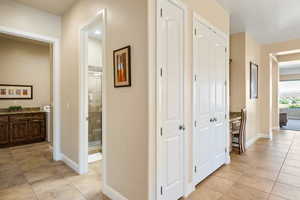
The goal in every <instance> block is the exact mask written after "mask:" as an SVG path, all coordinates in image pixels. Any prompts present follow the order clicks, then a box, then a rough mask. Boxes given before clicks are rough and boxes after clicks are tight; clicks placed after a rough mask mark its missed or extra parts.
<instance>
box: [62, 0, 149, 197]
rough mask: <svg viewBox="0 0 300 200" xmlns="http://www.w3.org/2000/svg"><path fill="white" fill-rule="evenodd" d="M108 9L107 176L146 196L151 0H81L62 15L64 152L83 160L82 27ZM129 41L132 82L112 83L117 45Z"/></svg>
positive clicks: (119, 187)
mask: <svg viewBox="0 0 300 200" xmlns="http://www.w3.org/2000/svg"><path fill="white" fill-rule="evenodd" d="M104 8H105V9H106V12H107V41H106V44H107V45H106V55H107V57H106V61H107V63H106V66H104V67H105V68H106V70H105V71H106V74H105V75H104V76H106V77H105V79H106V82H105V83H106V93H107V96H106V102H107V105H106V106H107V107H106V111H107V113H106V115H107V119H106V121H107V124H106V125H107V127H106V128H107V133H106V140H107V143H106V148H107V149H106V155H107V157H106V158H105V159H106V166H107V167H106V170H107V171H106V172H107V173H106V179H107V184H108V186H109V187H111V188H113V189H114V190H115V191H117V192H119V193H120V194H122V195H123V196H124V197H126V198H127V199H129V200H142V199H143V200H144V199H147V195H148V182H147V180H148V178H147V177H148V63H147V62H148V59H147V52H148V44H147V30H148V29H147V0H126V1H124V0H114V1H111V0H101V1H98V0H88V1H86V0H80V1H77V2H76V3H75V4H74V5H73V7H72V8H71V9H70V10H68V11H67V12H66V13H65V15H64V16H63V18H62V56H61V58H62V65H61V80H62V87H61V101H62V103H61V109H62V152H63V153H64V154H65V155H66V156H68V157H69V158H70V159H72V160H73V161H74V162H76V163H78V160H79V123H80V122H79V30H80V27H82V26H83V25H85V24H86V23H87V22H88V21H89V20H90V19H91V18H93V17H94V16H95V15H96V13H97V12H98V11H100V10H101V9H104ZM127 45H131V47H132V55H131V59H132V60H131V61H132V66H131V67H132V69H131V72H132V86H131V87H127V88H114V85H113V57H112V56H113V50H115V49H119V48H121V47H124V46H127Z"/></svg>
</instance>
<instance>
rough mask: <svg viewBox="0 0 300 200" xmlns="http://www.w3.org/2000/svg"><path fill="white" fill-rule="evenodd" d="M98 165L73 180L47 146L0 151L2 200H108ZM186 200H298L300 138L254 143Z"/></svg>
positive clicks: (283, 135) (282, 136) (288, 135)
mask: <svg viewBox="0 0 300 200" xmlns="http://www.w3.org/2000/svg"><path fill="white" fill-rule="evenodd" d="M100 172H101V163H100V162H97V163H94V164H91V165H90V171H89V173H88V174H86V175H77V174H76V173H75V172H73V171H72V170H71V169H70V168H68V167H67V166H66V165H64V164H63V163H62V162H54V161H52V159H51V151H50V148H49V145H48V144H47V143H39V144H34V145H27V146H22V147H15V148H8V149H0V199H1V200H2V199H3V200H108V198H107V197H104V195H103V194H102V193H101V174H100ZM185 200H300V133H297V132H292V131H284V132H280V133H279V132H276V133H275V134H274V139H273V141H269V140H267V139H260V140H258V141H257V142H256V143H255V144H254V145H253V146H251V147H250V148H249V149H248V151H247V152H246V153H245V154H243V155H238V154H232V163H231V164H230V165H227V166H224V167H222V168H221V169H219V170H218V171H216V172H215V173H214V174H212V175H211V176H210V177H208V178H207V179H206V180H205V181H203V182H202V183H201V184H199V185H198V186H197V189H196V191H195V192H193V193H192V194H191V195H190V196H189V197H188V198H186V199H185Z"/></svg>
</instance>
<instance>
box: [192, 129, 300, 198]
mask: <svg viewBox="0 0 300 200" xmlns="http://www.w3.org/2000/svg"><path fill="white" fill-rule="evenodd" d="M187 199H188V200H200V199H201V200H285V199H287V200H299V199H300V135H299V134H297V133H296V132H292V131H281V132H276V133H274V138H273V141H269V140H267V139H260V140H258V141H257V142H256V143H255V144H254V145H252V146H251V147H250V148H249V149H248V151H247V152H246V153H245V154H243V155H238V154H232V163H231V164H230V165H227V166H224V167H222V168H221V169H219V170H218V171H217V172H215V173H214V174H213V175H211V176H210V177H209V178H208V179H207V180H205V181H204V182H203V183H202V184H200V185H198V187H197V190H196V191H195V192H194V193H193V194H192V195H191V196H190V197H189V198H187Z"/></svg>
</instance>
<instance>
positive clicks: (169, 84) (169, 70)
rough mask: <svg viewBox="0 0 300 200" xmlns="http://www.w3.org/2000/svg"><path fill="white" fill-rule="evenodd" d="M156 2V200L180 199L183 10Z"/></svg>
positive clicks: (165, 0)
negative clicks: (158, 69) (158, 133)
mask: <svg viewBox="0 0 300 200" xmlns="http://www.w3.org/2000/svg"><path fill="white" fill-rule="evenodd" d="M160 3H161V4H160V5H161V8H162V16H160V19H159V23H158V31H159V37H158V40H159V45H160V46H159V48H158V52H159V57H158V60H159V66H160V67H161V70H162V74H161V78H160V84H159V85H160V94H159V96H160V102H161V105H160V116H161V119H160V121H161V131H162V132H161V136H160V138H159V141H160V142H159V146H160V147H159V149H160V155H159V158H158V159H159V163H158V165H159V169H158V170H159V172H158V174H160V176H161V177H162V178H161V180H160V182H161V184H162V185H161V189H160V190H161V195H160V199H164V200H176V199H179V198H180V197H182V196H183V136H182V130H180V129H179V127H180V126H181V125H182V124H183V10H182V9H181V8H179V7H178V6H177V5H175V4H174V3H173V2H172V1H169V0H162V1H161V2H160Z"/></svg>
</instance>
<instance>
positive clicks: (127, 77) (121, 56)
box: [114, 46, 131, 88]
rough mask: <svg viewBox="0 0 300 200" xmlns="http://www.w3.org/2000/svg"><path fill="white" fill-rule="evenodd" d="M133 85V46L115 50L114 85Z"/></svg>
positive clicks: (116, 86)
mask: <svg viewBox="0 0 300 200" xmlns="http://www.w3.org/2000/svg"><path fill="white" fill-rule="evenodd" d="M130 86H131V47H130V46H126V47H123V48H121V49H117V50H115V51H114V87H115V88H118V87H130Z"/></svg>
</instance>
